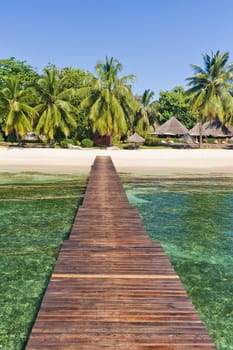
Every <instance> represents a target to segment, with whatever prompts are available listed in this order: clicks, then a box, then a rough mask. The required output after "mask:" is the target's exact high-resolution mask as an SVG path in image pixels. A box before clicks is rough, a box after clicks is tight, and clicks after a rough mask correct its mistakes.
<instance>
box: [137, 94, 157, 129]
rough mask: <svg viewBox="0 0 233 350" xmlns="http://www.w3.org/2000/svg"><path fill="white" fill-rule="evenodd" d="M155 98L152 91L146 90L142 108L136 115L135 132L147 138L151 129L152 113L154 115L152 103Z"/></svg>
mask: <svg viewBox="0 0 233 350" xmlns="http://www.w3.org/2000/svg"><path fill="white" fill-rule="evenodd" d="M153 97H154V92H153V91H151V90H150V89H148V90H145V91H144V93H143V95H142V99H141V104H140V107H139V109H138V111H137V113H136V117H135V121H134V124H135V130H136V131H137V132H138V133H139V134H141V135H143V136H146V134H147V133H148V131H149V129H150V113H152V104H153V102H152V101H151V100H152V99H153Z"/></svg>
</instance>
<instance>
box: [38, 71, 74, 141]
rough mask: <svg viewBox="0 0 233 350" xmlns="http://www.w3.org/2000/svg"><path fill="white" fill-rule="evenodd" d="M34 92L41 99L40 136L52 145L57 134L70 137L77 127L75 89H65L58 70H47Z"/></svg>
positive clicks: (39, 108)
mask: <svg viewBox="0 0 233 350" xmlns="http://www.w3.org/2000/svg"><path fill="white" fill-rule="evenodd" d="M34 90H35V93H36V94H37V95H38V98H39V104H38V105H37V106H36V111H37V112H38V114H39V119H38V122H37V125H36V131H37V132H38V134H43V135H45V136H47V137H48V139H49V140H50V142H51V143H52V142H54V140H55V139H56V136H57V133H62V134H63V135H65V136H66V137H67V136H69V135H70V132H71V130H72V128H73V129H75V128H76V126H77V124H76V121H75V117H74V115H75V113H76V112H77V110H76V108H75V107H74V106H73V104H72V103H71V96H74V94H75V91H74V89H64V88H63V85H62V80H60V79H59V75H58V72H57V70H56V69H55V68H54V69H52V70H50V69H48V68H46V69H45V71H44V75H43V76H42V77H41V78H40V79H39V80H38V82H37V83H36V85H35V89H34Z"/></svg>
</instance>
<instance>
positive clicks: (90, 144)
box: [81, 139, 94, 148]
mask: <svg viewBox="0 0 233 350" xmlns="http://www.w3.org/2000/svg"><path fill="white" fill-rule="evenodd" d="M81 145H82V146H83V147H86V148H91V147H93V145H94V142H93V141H92V140H90V139H83V140H82V141H81Z"/></svg>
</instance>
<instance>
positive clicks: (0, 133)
mask: <svg viewBox="0 0 233 350" xmlns="http://www.w3.org/2000/svg"><path fill="white" fill-rule="evenodd" d="M2 141H4V137H3V133H2V132H0V142H2Z"/></svg>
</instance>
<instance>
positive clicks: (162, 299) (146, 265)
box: [26, 157, 216, 350]
mask: <svg viewBox="0 0 233 350" xmlns="http://www.w3.org/2000/svg"><path fill="white" fill-rule="evenodd" d="M26 349H27V350H39V349H40V350H41V349H43V350H46V349H47V350H49V349H51V350H55V349H56V350H60V349H62V350H76V349H77V350H100V349H101V350H103V349H109V350H110V349H111V350H123V349H124V350H125V349H127V350H149V349H150V350H151V349H157V350H187V349H188V350H192V349H205V350H213V349H216V348H215V346H214V344H213V341H212V340H211V338H210V336H209V335H208V333H207V331H206V329H205V327H204V326H203V324H202V322H201V320H200V318H199V316H198V314H197V313H196V311H195V309H194V307H193V305H192V303H191V301H190V300H189V298H188V296H187V294H186V292H185V290H184V288H183V286H182V284H181V282H180V280H179V278H178V276H177V274H176V273H175V271H174V269H173V267H172V265H171V263H170V262H169V260H168V258H167V256H166V254H165V252H164V250H163V248H162V247H161V245H160V244H159V243H158V242H156V243H155V242H151V240H150V238H149V235H148V233H147V232H146V230H145V228H144V226H143V224H142V222H141V219H140V217H139V215H138V213H137V211H136V210H135V208H133V207H132V206H131V205H130V204H129V202H128V199H127V196H126V194H125V191H124V190H123V187H122V185H121V182H120V179H119V177H118V176H117V174H116V171H115V168H114V166H113V163H112V161H111V159H110V158H109V157H97V158H96V160H95V162H94V164H93V166H92V170H91V174H90V177H89V181H88V185H87V189H86V193H85V196H84V200H83V204H82V206H81V207H80V208H79V211H78V213H77V215H76V218H75V221H74V224H73V228H72V232H71V235H70V237H69V240H67V241H65V242H64V244H63V247H62V249H61V251H60V254H59V257H58V260H57V263H56V265H55V268H54V272H53V274H52V276H51V279H50V282H49V285H48V288H47V291H46V293H45V295H44V298H43V302H42V304H41V308H40V310H39V312H38V315H37V319H36V321H35V324H34V326H33V329H32V332H31V335H30V338H29V341H28V344H27V346H26Z"/></svg>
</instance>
